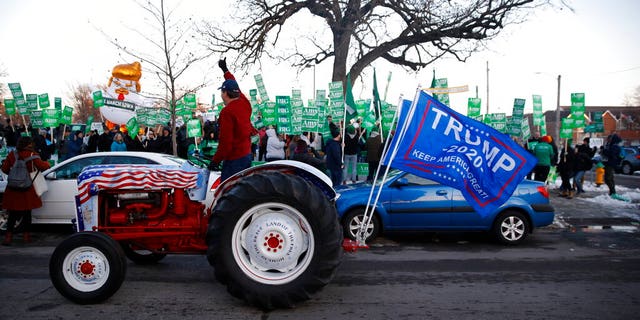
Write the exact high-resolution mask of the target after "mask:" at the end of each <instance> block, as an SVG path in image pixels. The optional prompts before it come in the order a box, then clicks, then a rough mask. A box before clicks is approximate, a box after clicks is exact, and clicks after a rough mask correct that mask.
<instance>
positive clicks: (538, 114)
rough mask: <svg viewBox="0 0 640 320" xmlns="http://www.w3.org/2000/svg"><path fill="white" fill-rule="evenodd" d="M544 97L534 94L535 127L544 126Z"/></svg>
mask: <svg viewBox="0 0 640 320" xmlns="http://www.w3.org/2000/svg"><path fill="white" fill-rule="evenodd" d="M542 117H543V114H542V96H540V95H537V94H534V95H533V125H534V126H541V125H542Z"/></svg>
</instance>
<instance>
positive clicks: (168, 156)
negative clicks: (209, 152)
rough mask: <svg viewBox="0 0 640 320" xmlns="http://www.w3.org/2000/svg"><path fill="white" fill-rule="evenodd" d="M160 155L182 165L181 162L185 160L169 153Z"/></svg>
mask: <svg viewBox="0 0 640 320" xmlns="http://www.w3.org/2000/svg"><path fill="white" fill-rule="evenodd" d="M162 157H163V158H165V159H168V160H171V161H173V162H175V163H176V164H178V165H182V164H183V163H185V162H187V160H186V159H182V158H179V157H176V156H174V155H170V154H165V155H162Z"/></svg>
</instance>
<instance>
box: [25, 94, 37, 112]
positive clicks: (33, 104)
mask: <svg viewBox="0 0 640 320" xmlns="http://www.w3.org/2000/svg"><path fill="white" fill-rule="evenodd" d="M26 98H27V111H33V110H38V95H37V94H34V93H28V94H26Z"/></svg>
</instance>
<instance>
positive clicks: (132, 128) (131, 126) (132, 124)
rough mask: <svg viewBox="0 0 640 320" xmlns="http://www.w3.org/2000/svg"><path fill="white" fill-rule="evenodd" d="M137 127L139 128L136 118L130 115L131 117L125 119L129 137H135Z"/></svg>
mask: <svg viewBox="0 0 640 320" xmlns="http://www.w3.org/2000/svg"><path fill="white" fill-rule="evenodd" d="M138 129H140V127H139V126H138V119H136V117H131V119H129V121H127V130H129V137H131V139H135V138H136V136H138Z"/></svg>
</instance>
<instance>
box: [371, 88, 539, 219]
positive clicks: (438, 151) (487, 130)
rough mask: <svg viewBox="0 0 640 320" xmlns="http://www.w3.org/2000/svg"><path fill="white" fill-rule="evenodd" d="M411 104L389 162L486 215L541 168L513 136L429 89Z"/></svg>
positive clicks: (402, 116)
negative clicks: (459, 194) (434, 183)
mask: <svg viewBox="0 0 640 320" xmlns="http://www.w3.org/2000/svg"><path fill="white" fill-rule="evenodd" d="M408 105H409V104H408V103H403V104H402V109H401V110H400V115H399V121H398V130H397V132H396V134H395V135H394V137H393V140H392V142H391V146H390V148H389V150H390V152H387V154H386V156H385V159H384V164H386V165H389V166H391V167H393V168H397V169H400V170H403V171H406V172H409V173H413V174H415V175H418V176H420V177H423V178H426V179H431V180H434V181H437V182H439V183H442V184H444V185H448V186H451V187H454V188H456V189H458V190H460V191H461V192H462V194H463V195H464V197H465V199H466V200H467V202H469V204H470V205H471V206H472V207H473V208H474V209H475V210H476V211H477V212H478V213H479V214H480V215H482V216H486V215H487V214H489V213H491V212H492V211H493V210H495V209H496V208H497V207H499V206H500V205H502V204H503V203H504V202H505V201H507V199H508V198H509V197H510V196H511V194H512V193H513V191H514V190H515V188H516V187H517V185H518V183H520V182H521V181H522V179H524V177H525V176H526V175H527V173H528V172H529V171H531V169H532V168H533V167H534V166H535V164H536V161H537V160H536V158H535V157H534V156H533V155H531V154H530V153H529V152H527V151H526V150H524V149H523V148H522V147H521V146H520V145H518V144H517V143H515V142H514V141H513V140H511V138H510V137H509V136H508V135H505V134H503V133H500V132H498V131H497V130H495V129H493V128H491V127H489V126H487V125H485V124H483V123H481V122H479V121H476V120H473V119H471V118H468V117H466V116H463V115H461V114H459V113H457V112H455V111H454V110H452V109H451V108H449V107H447V106H446V105H444V104H442V103H440V102H438V101H437V100H436V99H434V98H432V97H431V96H430V95H428V94H427V93H425V92H424V91H420V93H419V94H418V95H417V97H416V99H415V100H414V101H413V103H411V105H410V107H408V108H407V106H408ZM390 159H392V161H389V160H390Z"/></svg>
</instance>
